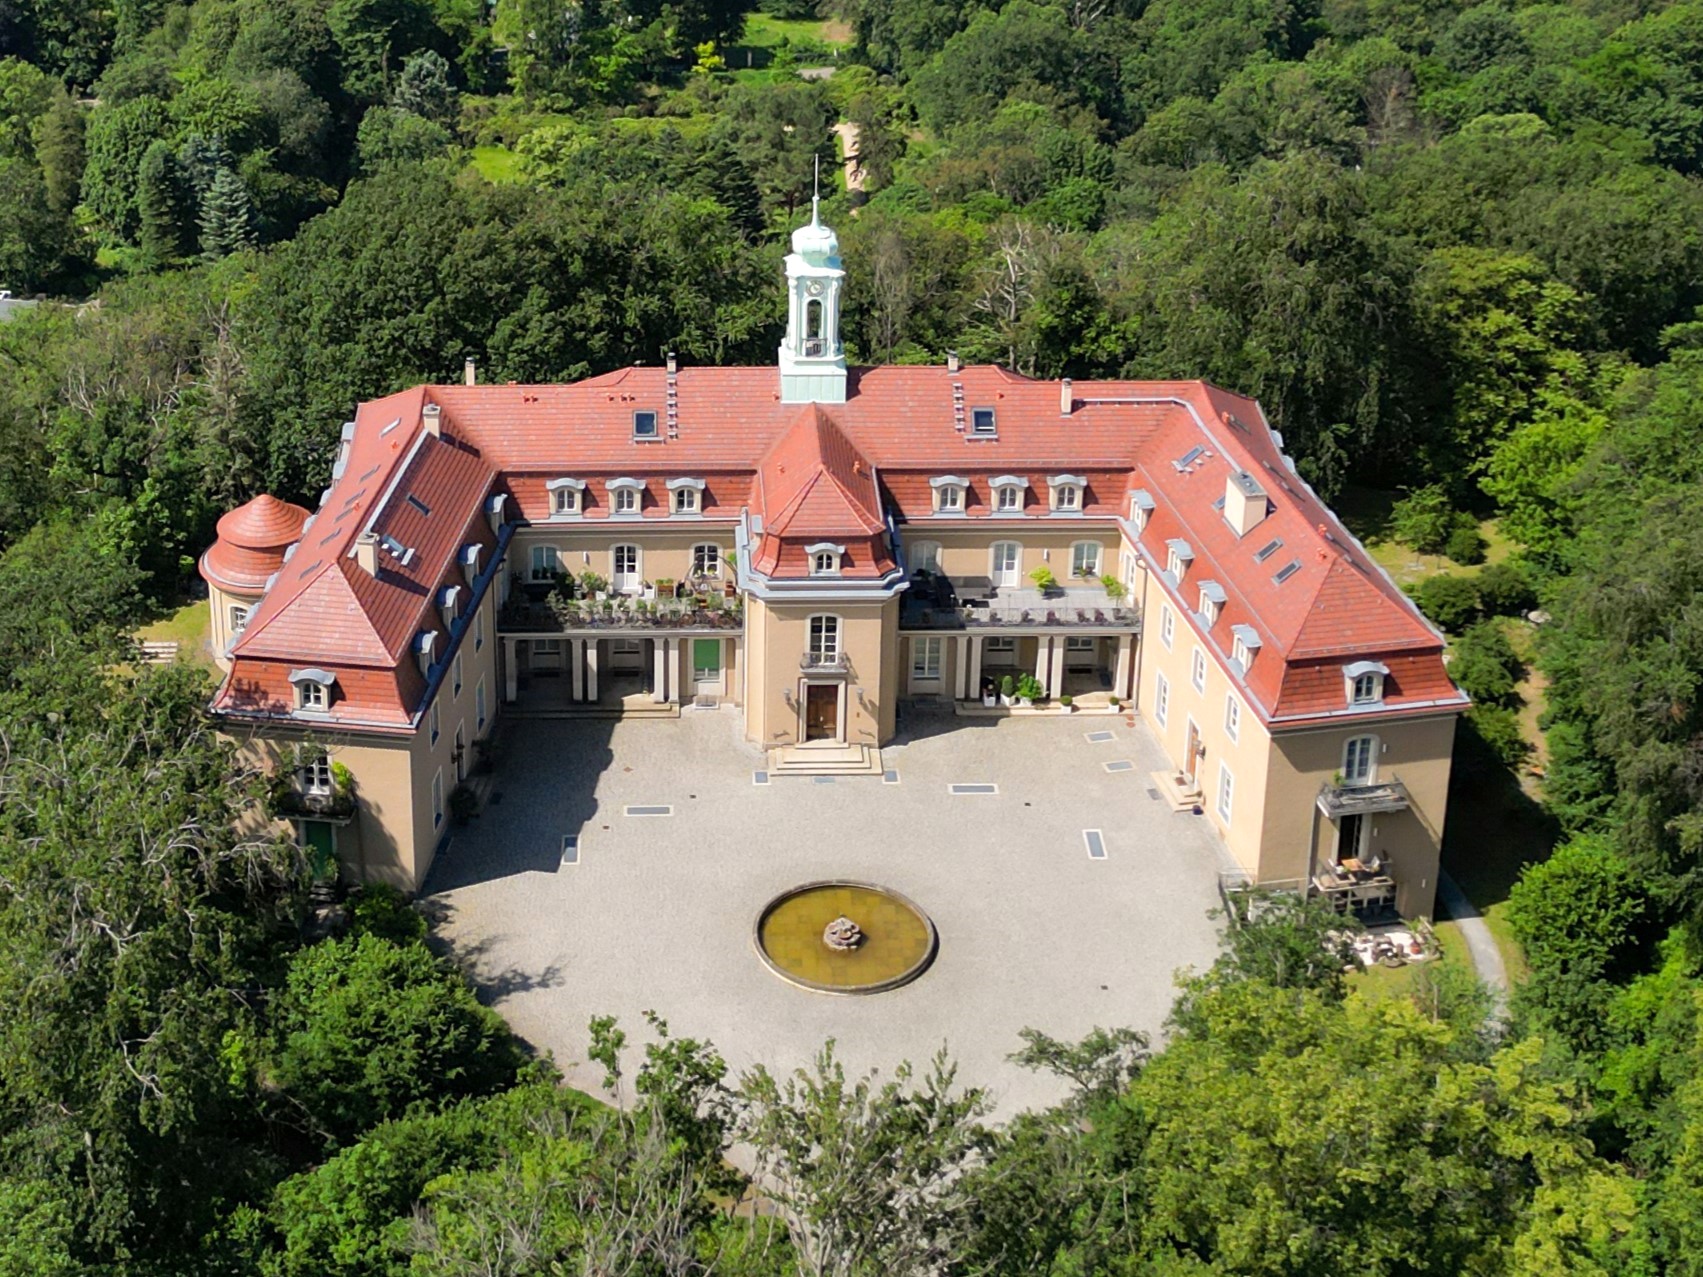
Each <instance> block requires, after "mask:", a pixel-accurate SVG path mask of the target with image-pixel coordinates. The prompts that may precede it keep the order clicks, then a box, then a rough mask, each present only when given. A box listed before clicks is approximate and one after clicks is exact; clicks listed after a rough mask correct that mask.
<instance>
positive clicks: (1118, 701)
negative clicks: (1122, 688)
mask: <svg viewBox="0 0 1703 1277" xmlns="http://www.w3.org/2000/svg"><path fill="white" fill-rule="evenodd" d="M1106 699H1107V700H1108V701H1110V702H1111V706H1112V713H1114V714H1115V713H1117V712H1118V706H1120V705H1122V704H1123V698H1122V697H1121V696H1108V697H1107V698H1106Z"/></svg>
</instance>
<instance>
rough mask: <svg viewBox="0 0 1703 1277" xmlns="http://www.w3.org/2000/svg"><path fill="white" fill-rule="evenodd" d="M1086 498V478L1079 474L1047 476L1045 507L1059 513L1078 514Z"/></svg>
mask: <svg viewBox="0 0 1703 1277" xmlns="http://www.w3.org/2000/svg"><path fill="white" fill-rule="evenodd" d="M1087 500H1088V480H1086V479H1084V478H1083V477H1082V476H1081V475H1079V474H1054V475H1048V476H1047V508H1048V509H1049V510H1053V511H1056V512H1057V513H1060V514H1080V513H1081V512H1082V507H1083V505H1084V504H1086V502H1087Z"/></svg>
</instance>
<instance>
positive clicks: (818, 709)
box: [804, 683, 840, 740]
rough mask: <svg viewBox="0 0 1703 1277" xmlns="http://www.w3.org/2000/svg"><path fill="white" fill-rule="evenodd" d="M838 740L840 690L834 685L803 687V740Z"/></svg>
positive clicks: (808, 685) (810, 684)
mask: <svg viewBox="0 0 1703 1277" xmlns="http://www.w3.org/2000/svg"><path fill="white" fill-rule="evenodd" d="M839 738H840V689H839V687H838V686H837V685H836V684H834V683H806V684H805V685H804V739H805V740H838V739H839Z"/></svg>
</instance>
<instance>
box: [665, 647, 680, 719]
mask: <svg viewBox="0 0 1703 1277" xmlns="http://www.w3.org/2000/svg"><path fill="white" fill-rule="evenodd" d="M680 643H681V640H680V639H677V638H671V639H669V640H668V651H667V655H666V656H665V658H664V660H663V673H664V674H666V675H667V676H668V696H667V697H666V698H665V699H667V700H669V701H671V702H673V703H674V704H675V705H678V704H679V703H680Z"/></svg>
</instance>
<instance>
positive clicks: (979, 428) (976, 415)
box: [970, 408, 995, 435]
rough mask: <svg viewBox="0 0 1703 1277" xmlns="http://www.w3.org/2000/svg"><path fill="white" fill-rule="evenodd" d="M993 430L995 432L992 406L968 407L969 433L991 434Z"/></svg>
mask: <svg viewBox="0 0 1703 1277" xmlns="http://www.w3.org/2000/svg"><path fill="white" fill-rule="evenodd" d="M994 432H995V424H994V415H993V409H992V408H972V409H970V433H971V434H977V435H991V434H993V433H994Z"/></svg>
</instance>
